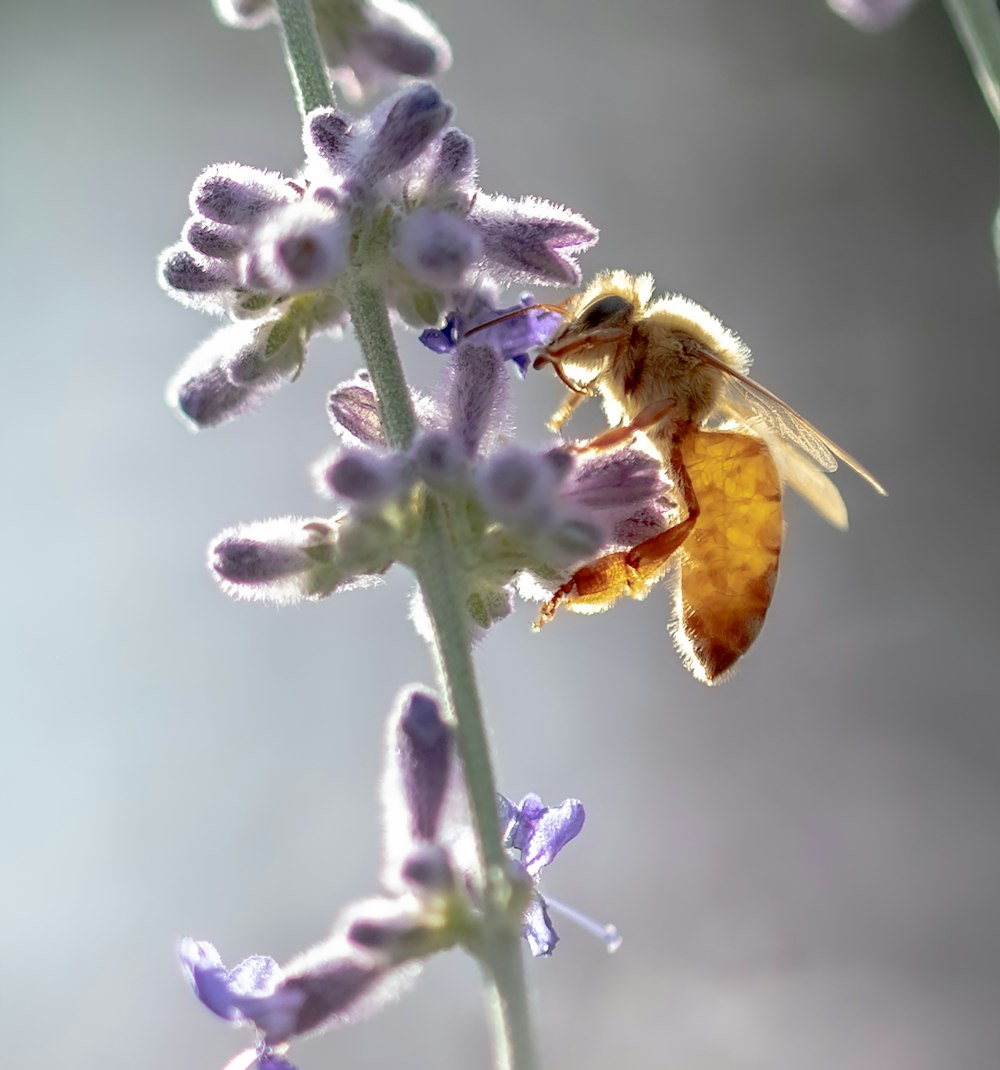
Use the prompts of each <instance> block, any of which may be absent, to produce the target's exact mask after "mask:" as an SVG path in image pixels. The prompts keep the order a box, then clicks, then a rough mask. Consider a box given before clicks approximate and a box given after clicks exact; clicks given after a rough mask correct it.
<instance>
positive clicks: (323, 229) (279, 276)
mask: <svg viewBox="0 0 1000 1070" xmlns="http://www.w3.org/2000/svg"><path fill="white" fill-rule="evenodd" d="M349 241H350V225H349V223H348V221H347V220H346V219H344V218H342V217H341V216H338V215H331V214H330V211H329V210H328V209H326V208H324V207H323V206H322V205H318V204H316V202H315V201H303V202H301V203H300V204H296V205H292V206H290V207H288V208H286V209H284V210H283V211H281V212H278V213H275V215H273V216H272V217H271V218H270V219H269V220H268V221H267V223H266V224H264V225H263V226H262V227H261V228H260V229H259V230H258V231H257V233H256V235H255V238H254V247H253V250H252V252H251V253H250V254H249V256H248V259H247V263H246V266H245V272H246V280H247V284H248V285H250V286H253V287H254V288H261V289H264V288H268V289H272V290H277V291H279V292H282V293H286V292H288V293H291V292H295V291H300V290H313V289H318V288H319V287H320V286H325V285H326V284H327V283H329V282H330V281H332V279H333V278H334V277H335V276H337V275H339V274H340V273H341V272H342V271H343V270H344V269H345V268H346V267H347V262H348V242H349Z"/></svg>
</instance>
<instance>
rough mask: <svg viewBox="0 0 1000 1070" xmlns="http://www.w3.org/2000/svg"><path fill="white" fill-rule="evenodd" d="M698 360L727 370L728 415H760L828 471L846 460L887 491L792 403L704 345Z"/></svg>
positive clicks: (724, 407)
mask: <svg viewBox="0 0 1000 1070" xmlns="http://www.w3.org/2000/svg"><path fill="white" fill-rule="evenodd" d="M698 359H699V360H702V361H704V363H706V364H710V365H711V366H712V367H713V368H718V369H719V371H721V372H723V373H725V376H726V382H727V386H728V389H727V396H726V397H724V398H723V400H722V401H721V402H720V404H719V409H720V411H721V412H723V413H724V414H725V415H727V416H732V417H735V418H737V419H742V420H748V419H750V418H751V417H753V416H757V417H759V418H760V419H761V420H763V421H764V423H765V424H766V425H767V426H768V427H769V428H770V429H771V430H772V431H773V432H774V434H776V435H778V436H779V437H780V438H782V439H784V440H785V441H786V442H790V443H792V445H794V446H797V447H798V448H799V449H800V450H801V451H802V452H803V453H805V454H807V455H808V456H809V457H811V458H812V459H813V461H815V463H816V464H817V465H818V466H819V468H821V469H822V470H823V471H824V472H833V471H835V470H836V468H837V461H838V460H839V461H843V462H844V464H846V465H847V466H848V467H849V468H853V469H854V471H855V472H857V473H858V475H859V476H861V478H862V479H863V480H865V482H867V483H869V484H871V486H872V487H874V488H875V490H877V491H878V492H879V494H885V493H886V490H885V487H883V486H882V484H881V483H879V481H878V480H877V479H876V478H875V477H874V476H873V475H872V474H871V472H869V471H868V469H867V468H865V466H864V465H863V464H861V462H860V461H856V460H855V459H854V458H853V457H852V456H851V455H850V454H849V453H847V451H846V450H842V449H841V448H840V447H839V446H838V445H837V444H836V443H835V442H832V441H831V440H830V439H828V438H827V437H826V435H824V434H823V432H822V431H820V430H818V429H817V428H815V427H813V425H812V424H811V423H810V422H809V421H808V420H807V419H806V418H805V417H804V416H800V415H799V414H798V413H797V412H796V411H795V410H794V409H793V408H792V407H791V406H790V405H786V404H785V402H783V401H782V400H781V398H779V397H778V396H777V395H776V394H772V393H771V391H770V390H768V389H767V387H764V386H761V385H760V383H756V382H754V380H753V379H751V378H750V377H749V376H746V375H744V374H743V373H742V372H738V371H736V369H735V368H732V367H730V366H729V365H728V364H726V363H725V362H724V361H722V360H720V359H719V358H718V357H716V356H715V355H714V354H712V353H711V352H709V351H708V350H706V349H704V348H700V349H699V351H698ZM811 500H812V499H810V501H811ZM820 511H821V512H822V510H820ZM824 515H825V514H824Z"/></svg>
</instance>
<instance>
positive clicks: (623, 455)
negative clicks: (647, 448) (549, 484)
mask: <svg viewBox="0 0 1000 1070" xmlns="http://www.w3.org/2000/svg"><path fill="white" fill-rule="evenodd" d="M662 492H663V479H662V476H661V468H660V462H659V461H657V460H655V459H654V458H652V457H650V456H649V454H647V453H643V452H642V451H641V450H633V449H621V450H615V451H614V452H613V453H598V454H595V455H593V456H591V457H587V458H586V459H585V460H583V461H581V462H580V463H579V464H578V465H577V466H576V468H575V469H574V471H573V473H572V475H571V476H570V478H569V479H568V480H567V483H566V486H565V487H564V489H563V497H564V498H568V499H571V500H573V501H577V502H579V503H580V504H581V505H585V506H588V507H590V508H591V509H609V508H616V507H618V508H620V507H621V506H626V507H628V508H629V509H633V510H634V509H636V508H638V507H639V506H640V505H643V504H645V503H646V502H647V501H649V500H650V499H651V498H653V497H655V496H658V495H660V494H662Z"/></svg>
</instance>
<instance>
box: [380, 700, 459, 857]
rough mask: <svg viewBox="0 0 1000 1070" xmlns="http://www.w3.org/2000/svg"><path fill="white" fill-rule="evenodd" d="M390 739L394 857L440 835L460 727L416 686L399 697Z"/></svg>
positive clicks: (388, 790)
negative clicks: (453, 725)
mask: <svg viewBox="0 0 1000 1070" xmlns="http://www.w3.org/2000/svg"><path fill="white" fill-rule="evenodd" d="M387 744H388V745H387V748H386V766H385V779H384V781H383V786H382V797H383V809H384V812H385V816H386V834H387V841H388V847H387V857H388V858H389V859H390V860H392V859H394V858H399V857H401V856H403V855H404V854H405V853H406V852H407V851H408V850H409V849H410V848H411V847H412V845H413V844H415V843H417V844H419V843H431V842H433V841H434V839H435V838H436V836H437V834H438V826H439V823H440V820H441V813H442V810H443V807H444V804H445V799H446V797H447V794H448V789H449V785H450V783H451V775H452V766H453V764H454V748H455V743H454V732H453V729H452V727H451V725H449V724H448V723H447V722H446V721H445V720H444V718H443V717H442V716H441V707H440V705H439V704H438V702H437V700H436V699H435V698H434V697H433V696H432V695H430V694H429V693H428V692H426V691H424V690H422V689H420V688H410V689H408V690H406V691H404V692H403V693H402V694H401V695H400V696H399V698H398V699H397V700H396V704H395V709H394V712H393V714H392V715H391V716H390V718H389V725H388V740H387Z"/></svg>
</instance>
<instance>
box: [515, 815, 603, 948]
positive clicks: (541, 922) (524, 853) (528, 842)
mask: <svg viewBox="0 0 1000 1070" xmlns="http://www.w3.org/2000/svg"><path fill="white" fill-rule="evenodd" d="M497 804H498V807H499V810H500V823H501V826H502V830H503V844H504V846H505V847H507V848H509V849H511V850H514V851H517V852H518V855H519V858H520V864H521V865H522V866H523V868H524V871H525V873H526V874H527V876H528V877H530V879H531V881H532V883H533V885H534V886H535V894H534V896H533V897H532V900H531V902H530V904H529V906H528V909H527V910H526V911H525V914H524V918H523V922H522V933H523V935H524V938H525V940H526V941H527V942H528V947H529V948H530V949H531V953H532V955H534V956H536V957H538V956H542V955H551V954H552V952H553V951H554V950H555V946H556V943H557V942H558V940H559V937H558V936H557V935H556V931H555V929H554V928H553V927H552V922H551V920H550V918H549V913H548V907H547V904H546V901H545V900H544V899H543V898H542V896H541V895H540V894H539V893H538V891H537V887H538V880H539V878H540V876H541V874H542V870H544V869H545V867H546V866H548V865H550V864H551V863H552V862H553V861H554V860H555V857H556V855H558V854H559V852H560V851H561V850H562V849H563V847H565V846H566V844H567V843H569V841H570V840H572V839H573V838H574V837H575V836H576V835H577V834H578V833H579V832H580V830H581V829H582V828H583V822H584V819H585V817H586V815H585V813H584V809H583V803H581V802H580V801H579V800H578V799H566V800H565V801H564V802H562V803H560V805H559V806H557V807H547V806H545V805H544V804H543V803H542V800H541V799H540V798H539V797H538V796H537V795H525V797H524V798H523V799H522V800H521V802H520V803H519V804H517V805H515V804H514V803H512V802H511V801H510V799H508V798H507V797H506V796H505V795H499V796H498V797H497Z"/></svg>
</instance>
